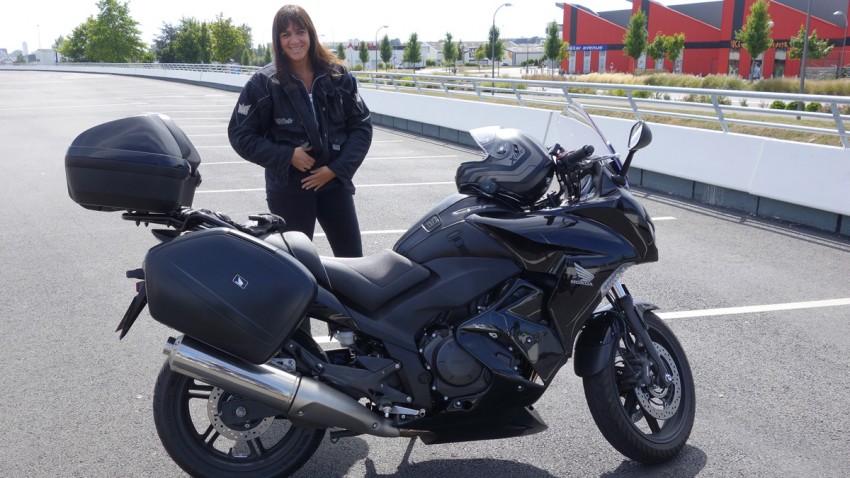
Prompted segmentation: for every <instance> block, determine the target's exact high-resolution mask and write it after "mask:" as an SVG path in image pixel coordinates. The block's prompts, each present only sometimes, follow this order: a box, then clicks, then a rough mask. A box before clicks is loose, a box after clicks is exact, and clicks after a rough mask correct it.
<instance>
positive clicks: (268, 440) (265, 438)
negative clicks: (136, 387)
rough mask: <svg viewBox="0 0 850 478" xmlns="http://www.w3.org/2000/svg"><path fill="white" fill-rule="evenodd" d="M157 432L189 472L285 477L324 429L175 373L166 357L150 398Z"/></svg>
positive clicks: (309, 451)
mask: <svg viewBox="0 0 850 478" xmlns="http://www.w3.org/2000/svg"><path fill="white" fill-rule="evenodd" d="M153 413H154V422H155V423H156V431H157V433H158V434H159V438H160V440H161V441H162V445H163V446H164V447H165V450H166V451H167V452H168V454H169V455H170V456H171V458H172V459H173V460H174V461H175V462H176V463H177V464H178V465H180V467H181V468H183V470H184V471H186V472H187V473H189V474H190V475H192V476H219V477H227V476H240V477H249V476H250V477H273V476H289V475H290V474H292V473H294V472H295V470H297V469H298V468H300V467H301V466H302V465H303V464H304V463H305V462H306V461H307V460H308V459H309V458H310V456H312V455H313V453H314V452H315V451H316V448H318V446H319V444H320V443H321V441H322V438H323V437H324V435H325V430H324V429H311V428H301V427H296V426H293V425H292V424H291V423H290V422H289V420H287V419H286V418H283V417H281V416H276V412H275V411H274V410H271V409H268V408H266V407H265V406H263V405H262V404H260V403H258V402H254V401H251V400H247V399H244V398H242V397H240V396H238V395H236V394H233V393H230V392H227V391H226V390H222V389H220V388H217V387H213V386H211V385H208V384H206V383H203V382H201V381H198V380H195V379H193V378H190V377H187V376H185V375H181V374H178V373H176V372H174V371H172V370H171V368H169V366H168V362H166V363H165V364H164V365H163V366H162V370H161V371H160V373H159V377H158V378H157V381H156V388H155V389H154V399H153Z"/></svg>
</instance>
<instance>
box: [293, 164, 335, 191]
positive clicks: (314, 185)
mask: <svg viewBox="0 0 850 478" xmlns="http://www.w3.org/2000/svg"><path fill="white" fill-rule="evenodd" d="M335 177H336V173H334V172H333V171H331V168H329V167H327V166H322V167H321V168H319V169H315V170H313V171H310V175H309V176H307V177H306V178H304V179H302V180H301V187H302V188H303V189H307V190H310V189H313V190H315V191H318V190H319V188H321V187H322V186H324V185H325V184H326V183H327V182H328V181H330V180H331V179H333V178H335Z"/></svg>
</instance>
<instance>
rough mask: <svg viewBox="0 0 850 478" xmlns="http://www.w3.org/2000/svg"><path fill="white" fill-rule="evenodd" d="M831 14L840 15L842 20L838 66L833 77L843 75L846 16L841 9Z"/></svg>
mask: <svg viewBox="0 0 850 478" xmlns="http://www.w3.org/2000/svg"><path fill="white" fill-rule="evenodd" d="M832 16H840V17H841V18H842V19H843V20H844V29H842V30H841V36H842V37H844V39H843V40H842V41H841V55H840V59H839V60H838V68H836V69H835V77H836V78H841V77H842V76H844V75H843V74H842V73H844V50H845V49H846V48H847V16H846V15H844V12H842V11H841V10H838V11H836V12H835V13H833V14H832Z"/></svg>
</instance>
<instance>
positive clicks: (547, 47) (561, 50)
mask: <svg viewBox="0 0 850 478" xmlns="http://www.w3.org/2000/svg"><path fill="white" fill-rule="evenodd" d="M567 46H568V44H567V42H565V41H564V40H563V39H562V38H561V37H560V35H558V23H557V22H552V23H550V24H549V26H548V27H547V28H546V41H544V42H543V59H544V60H550V63H549V64H550V67H551V69H552V72H553V73H554V71H555V62H556V61H557V62H558V63H560V62H562V61H564V60H565V59H567V58H568V55H569V52H568V50H567Z"/></svg>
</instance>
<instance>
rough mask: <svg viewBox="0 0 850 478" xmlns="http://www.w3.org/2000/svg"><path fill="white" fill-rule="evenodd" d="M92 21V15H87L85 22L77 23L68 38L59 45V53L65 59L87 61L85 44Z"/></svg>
mask: <svg viewBox="0 0 850 478" xmlns="http://www.w3.org/2000/svg"><path fill="white" fill-rule="evenodd" d="M93 23H94V17H89V18H88V19H87V20H86V21H85V22H83V23H81V24H79V25H77V27H76V28H74V30H73V31H71V34H70V35H68V38H67V39H65V40H64V41H63V42H62V43H61V44H60V45H59V50H58V51H59V54H60V55H62V57H63V58H65V59H66V60H67V61H73V62H83V61H88V58H87V57H86V44H88V39H89V31H90V30H91V28H92V24H93Z"/></svg>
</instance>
